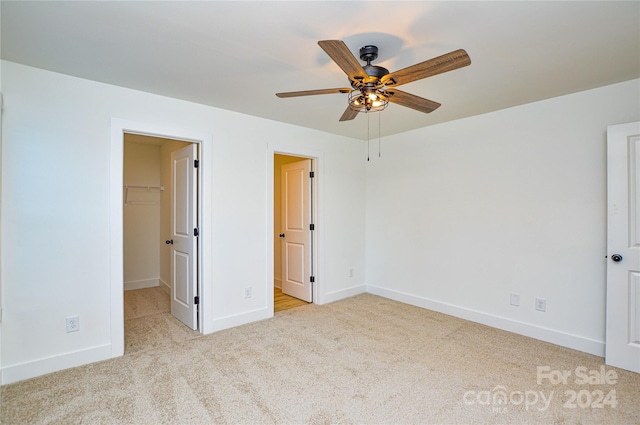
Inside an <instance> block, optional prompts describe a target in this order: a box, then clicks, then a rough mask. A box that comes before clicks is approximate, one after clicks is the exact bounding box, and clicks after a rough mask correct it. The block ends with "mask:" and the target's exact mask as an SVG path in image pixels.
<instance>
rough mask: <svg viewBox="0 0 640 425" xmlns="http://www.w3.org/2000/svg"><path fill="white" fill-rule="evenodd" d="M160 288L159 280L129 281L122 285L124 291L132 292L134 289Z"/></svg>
mask: <svg viewBox="0 0 640 425" xmlns="http://www.w3.org/2000/svg"><path fill="white" fill-rule="evenodd" d="M156 286H160V279H158V278H156V279H144V280H130V281H129V282H125V283H124V290H125V291H132V290H134V289H144V288H154V287H156Z"/></svg>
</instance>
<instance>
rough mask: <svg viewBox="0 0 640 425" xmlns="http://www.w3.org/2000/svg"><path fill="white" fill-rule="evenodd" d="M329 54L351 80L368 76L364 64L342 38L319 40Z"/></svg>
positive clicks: (319, 43)
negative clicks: (361, 63)
mask: <svg viewBox="0 0 640 425" xmlns="http://www.w3.org/2000/svg"><path fill="white" fill-rule="evenodd" d="M318 45H319V46H320V47H322V50H324V51H325V53H326V54H327V55H329V57H330V58H331V59H333V61H334V62H335V63H336V64H337V65H338V66H339V67H340V68H341V69H342V70H343V71H344V73H345V74H347V75H348V76H349V79H350V80H363V79H365V78H367V73H366V72H364V69H363V68H362V65H360V62H358V59H356V57H355V56H353V53H351V51H350V50H349V48H348V47H347V45H346V44H344V42H343V41H342V40H323V41H318Z"/></svg>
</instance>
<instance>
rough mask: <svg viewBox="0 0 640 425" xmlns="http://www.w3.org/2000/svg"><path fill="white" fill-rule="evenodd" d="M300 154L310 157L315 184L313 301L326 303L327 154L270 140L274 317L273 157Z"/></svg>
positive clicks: (269, 244) (270, 276) (269, 256)
mask: <svg viewBox="0 0 640 425" xmlns="http://www.w3.org/2000/svg"><path fill="white" fill-rule="evenodd" d="M276 154H279V155H288V156H297V157H300V158H301V159H311V160H312V166H313V170H314V172H315V176H314V178H313V179H311V184H312V187H313V198H312V204H313V205H312V207H311V208H312V214H313V217H314V224H315V230H314V235H313V238H312V261H313V265H314V271H313V273H314V276H315V282H314V285H313V303H314V304H324V303H325V293H326V287H325V285H324V280H323V278H324V153H323V152H321V151H317V150H314V149H309V148H306V147H304V146H293V145H287V144H280V143H275V142H269V143H267V178H266V179H265V180H266V182H267V223H266V228H267V270H266V273H267V276H266V278H267V308H268V309H269V317H272V316H273V314H274V313H273V288H274V284H273V272H274V267H273V261H274V259H273V257H274V252H273V245H274V239H275V234H274V231H275V229H274V225H273V220H274V199H273V197H274V181H273V176H274V174H273V173H274V171H275V170H274V164H273V163H274V160H275V158H274V156H275V155H276Z"/></svg>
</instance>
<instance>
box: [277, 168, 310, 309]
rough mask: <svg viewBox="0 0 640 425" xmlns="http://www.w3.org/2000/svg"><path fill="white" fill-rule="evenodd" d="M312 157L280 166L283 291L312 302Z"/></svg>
mask: <svg viewBox="0 0 640 425" xmlns="http://www.w3.org/2000/svg"><path fill="white" fill-rule="evenodd" d="M310 172H311V160H310V159H305V160H303V161H299V162H293V163H291V164H285V165H283V166H282V168H281V178H282V180H281V185H282V192H281V197H282V208H281V220H280V223H281V227H280V231H281V233H280V237H281V238H282V292H283V293H285V294H287V295H291V296H292V297H296V298H299V299H301V300H304V301H307V302H312V297H313V288H312V285H311V276H312V273H313V272H312V263H311V237H312V233H311V177H310Z"/></svg>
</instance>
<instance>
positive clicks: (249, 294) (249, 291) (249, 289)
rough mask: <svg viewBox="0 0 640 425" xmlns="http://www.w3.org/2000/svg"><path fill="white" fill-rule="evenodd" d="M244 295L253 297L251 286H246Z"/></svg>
mask: <svg viewBox="0 0 640 425" xmlns="http://www.w3.org/2000/svg"><path fill="white" fill-rule="evenodd" d="M244 297H245V298H251V287H249V288H244Z"/></svg>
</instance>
